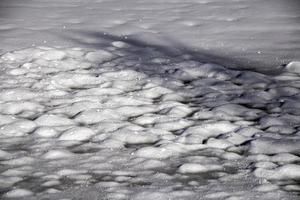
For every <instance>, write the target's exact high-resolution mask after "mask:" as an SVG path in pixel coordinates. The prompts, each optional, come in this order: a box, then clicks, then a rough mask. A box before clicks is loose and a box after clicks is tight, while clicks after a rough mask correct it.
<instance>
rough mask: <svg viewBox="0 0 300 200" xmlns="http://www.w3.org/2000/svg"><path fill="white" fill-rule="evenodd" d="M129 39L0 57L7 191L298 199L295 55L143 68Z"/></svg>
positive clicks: (0, 132) (1, 170)
mask: <svg viewBox="0 0 300 200" xmlns="http://www.w3.org/2000/svg"><path fill="white" fill-rule="evenodd" d="M129 47H130V45H129V44H126V43H124V42H122V43H120V42H113V43H112V44H111V46H109V47H107V48H103V49H99V50H97V51H91V50H85V49H80V48H59V47H35V48H27V49H22V50H18V51H13V52H7V53H5V54H3V55H2V56H1V57H0V65H1V74H0V81H1V84H0V87H1V88H0V108H1V109H0V124H1V127H0V137H1V140H0V148H1V149H0V193H1V195H2V196H1V198H4V199H10V198H17V199H18V198H19V199H24V198H26V199H44V198H47V199H78V198H82V199H145V200H146V199H154V198H155V199H162V200H165V199H172V200H173V199H174V200H175V199H178V200H179V199H272V200H273V199H298V197H299V190H300V188H299V181H300V165H299V164H300V163H299V161H300V157H299V156H300V129H299V127H300V117H299V115H300V112H299V108H300V107H299V106H300V105H299V103H298V102H300V101H299V100H300V93H299V91H300V90H299V89H300V84H299V83H300V76H299V74H298V71H297V70H295V69H296V68H297V66H298V64H297V63H296V64H295V63H291V64H290V65H288V66H287V67H286V69H285V71H284V72H283V73H282V74H280V75H277V76H267V75H263V74H260V73H255V72H250V71H237V70H229V69H226V68H225V67H223V66H221V65H217V64H213V63H200V62H195V61H193V62H189V61H188V60H187V59H185V58H182V57H181V58H180V59H176V61H175V60H169V61H164V62H159V64H158V63H157V62H158V60H160V59H159V58H157V59H152V61H151V62H152V63H153V65H152V66H144V63H141V61H140V60H138V59H137V60H131V61H130V62H127V63H126V61H128V57H126V55H125V54H124V53H122V49H123V48H129ZM170 59H171V58H170ZM160 61H162V60H160ZM291 80H292V81H291ZM297 195H298V196H297Z"/></svg>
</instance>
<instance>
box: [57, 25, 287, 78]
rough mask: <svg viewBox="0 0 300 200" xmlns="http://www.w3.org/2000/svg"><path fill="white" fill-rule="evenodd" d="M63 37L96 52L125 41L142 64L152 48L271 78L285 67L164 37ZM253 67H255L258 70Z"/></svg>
mask: <svg viewBox="0 0 300 200" xmlns="http://www.w3.org/2000/svg"><path fill="white" fill-rule="evenodd" d="M61 37H64V38H65V39H67V40H71V41H72V42H73V43H75V44H78V45H80V46H84V47H88V48H92V49H103V48H105V47H109V46H111V43H112V42H114V41H122V42H125V43H127V44H128V45H130V48H127V49H126V51H123V53H126V54H127V56H128V55H129V54H130V55H131V56H132V55H134V54H135V55H136V57H138V58H139V59H141V58H142V61H143V60H145V58H149V57H151V56H153V55H151V54H150V55H149V49H151V50H152V52H155V54H156V55H157V54H159V55H160V56H162V57H168V58H170V59H172V60H174V61H175V60H176V61H177V60H178V59H181V60H182V59H184V58H188V60H190V61H196V62H200V63H215V64H219V65H222V66H224V67H226V68H229V69H235V70H240V71H244V70H250V71H257V72H260V73H264V74H268V75H276V74H280V73H281V72H282V68H283V67H282V66H274V67H272V68H266V67H265V65H266V64H265V63H262V62H259V61H253V60H248V59H246V58H239V59H233V58H229V57H225V56H220V55H217V54H216V53H213V52H208V51H207V50H203V49H202V50H201V49H193V48H191V47H189V46H187V45H185V44H183V43H180V42H179V41H175V40H174V39H171V38H170V37H162V39H161V40H162V41H163V44H159V42H153V41H151V39H150V41H147V38H143V37H141V36H140V35H129V36H118V35H113V34H109V33H106V32H102V31H77V32H75V34H68V35H61ZM165 44H167V45H165ZM253 66H255V68H254V67H253Z"/></svg>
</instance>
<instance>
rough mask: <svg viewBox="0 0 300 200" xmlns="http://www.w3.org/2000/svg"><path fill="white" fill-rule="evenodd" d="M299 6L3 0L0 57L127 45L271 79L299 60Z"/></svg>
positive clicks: (289, 1) (246, 1)
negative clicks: (33, 50) (31, 50)
mask: <svg viewBox="0 0 300 200" xmlns="http://www.w3.org/2000/svg"><path fill="white" fill-rule="evenodd" d="M299 10H300V4H299V0H284V1H283V0H184V1H182V0H151V1H148V0H126V1H124V0H72V1H70V0H47V1H46V0H13V1H12V0H1V2H0V38H1V40H0V51H1V52H2V53H4V52H7V51H11V50H17V49H20V48H27V47H30V46H32V45H33V46H40V45H49V46H56V45H59V46H64V47H74V46H80V47H83V48H86V47H89V48H96V49H99V48H98V47H103V45H104V44H106V43H107V42H114V44H113V45H114V46H116V47H120V46H121V47H122V46H123V43H122V41H126V42H128V43H131V44H135V45H139V46H144V47H145V46H149V47H159V48H161V49H164V50H167V51H168V52H169V53H176V54H178V55H181V54H185V53H188V52H189V53H191V57H192V58H193V59H196V60H200V61H203V60H206V61H210V62H214V63H216V62H218V63H219V64H221V65H226V66H228V67H235V68H238V69H241V68H251V69H255V70H259V71H268V72H269V73H271V72H274V71H278V69H277V67H279V66H280V65H281V64H287V63H289V62H290V61H293V60H298V61H299V60H300V51H299V45H300V43H299V41H300V34H299V31H300V24H299V23H300V20H299V19H300V12H299Z"/></svg>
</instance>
